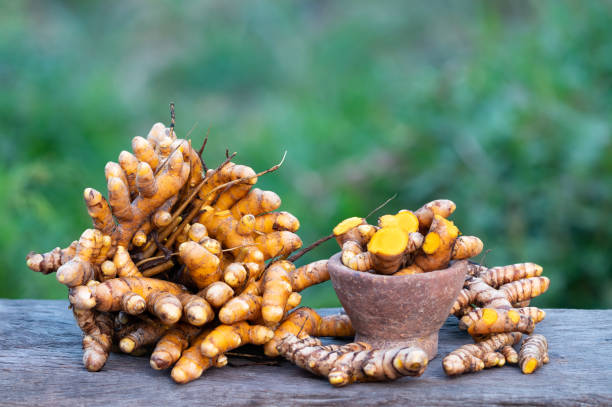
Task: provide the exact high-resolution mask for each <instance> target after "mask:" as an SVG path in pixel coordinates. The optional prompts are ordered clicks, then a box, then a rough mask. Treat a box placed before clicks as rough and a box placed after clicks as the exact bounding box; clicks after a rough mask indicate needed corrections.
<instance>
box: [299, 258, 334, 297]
mask: <svg viewBox="0 0 612 407" xmlns="http://www.w3.org/2000/svg"><path fill="white" fill-rule="evenodd" d="M289 278H290V280H291V287H292V290H293V291H294V292H299V291H302V290H304V289H306V288H308V287H311V286H313V285H316V284H320V283H322V282H324V281H327V280H329V271H328V270H327V260H318V261H314V262H312V263H309V264H306V265H305V266H302V267H299V268H297V269H295V270H293V271H291V273H290V275H289Z"/></svg>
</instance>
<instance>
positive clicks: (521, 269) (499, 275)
mask: <svg viewBox="0 0 612 407" xmlns="http://www.w3.org/2000/svg"><path fill="white" fill-rule="evenodd" d="M541 274H542V267H541V266H539V265H537V264H535V263H517V264H510V265H507V266H501V267H493V268H490V269H487V268H483V267H479V268H478V277H480V278H482V279H483V281H484V282H485V283H487V284H488V285H490V286H491V287H493V288H499V287H500V286H502V285H504V284H507V283H511V282H513V281H517V280H521V279H524V278H529V277H537V276H540V275H541Z"/></svg>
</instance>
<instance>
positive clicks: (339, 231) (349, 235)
mask: <svg viewBox="0 0 612 407" xmlns="http://www.w3.org/2000/svg"><path fill="white" fill-rule="evenodd" d="M366 224H367V222H366V221H365V219H364V218H359V217H352V218H347V219H344V220H343V221H342V222H340V223H339V224H338V225H336V227H334V229H333V231H332V233H333V235H334V237H335V238H336V241H337V242H338V244H339V245H340V247H342V246H343V245H344V243H345V242H347V241H349V240H351V241H354V242H357V243H358V244H360V245H362V244H364V243H363V241H362V235H361V233H359V230H358V227H359V226H362V225H366Z"/></svg>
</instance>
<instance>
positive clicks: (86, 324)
mask: <svg viewBox="0 0 612 407" xmlns="http://www.w3.org/2000/svg"><path fill="white" fill-rule="evenodd" d="M72 312H73V313H74V318H75V320H76V322H77V325H78V326H79V328H81V330H82V331H83V334H84V336H83V365H85V368H86V369H87V370H89V371H90V372H97V371H99V370H100V369H102V367H104V364H105V363H106V360H107V359H108V354H109V352H110V349H111V346H112V335H113V319H112V317H111V316H110V315H109V314H107V313H105V312H96V311H93V310H82V309H76V308H74V309H73V310H72Z"/></svg>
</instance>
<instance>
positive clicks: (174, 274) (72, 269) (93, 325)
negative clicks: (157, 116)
mask: <svg viewBox="0 0 612 407" xmlns="http://www.w3.org/2000/svg"><path fill="white" fill-rule="evenodd" d="M172 113H173V112H172ZM204 146H205V143H204V145H203V146H202V148H201V149H200V150H199V151H196V150H195V149H194V148H193V147H192V145H191V140H183V139H179V138H177V137H176V133H175V131H174V115H172V123H171V125H170V126H169V127H166V126H165V125H164V124H162V123H157V124H155V125H154V126H153V127H152V128H151V130H150V131H149V133H148V135H147V137H146V138H144V137H140V136H137V137H134V139H133V140H132V152H131V153H130V152H128V151H122V152H121V153H120V154H119V157H118V162H116V163H115V162H109V163H108V164H107V165H106V167H105V176H106V179H107V185H108V198H105V197H104V196H103V195H102V193H100V192H99V191H96V190H95V189H92V188H86V189H85V191H84V200H85V205H86V207H87V211H88V213H89V215H90V217H91V219H92V223H93V227H92V228H90V229H86V230H85V231H84V232H83V233H82V235H81V236H80V238H79V239H78V240H76V241H74V242H72V244H70V245H69V246H68V247H66V248H64V249H61V248H59V247H57V248H55V249H53V250H52V251H50V252H48V253H44V254H38V253H34V252H31V253H29V254H28V256H27V257H26V261H27V265H28V267H29V268H30V269H32V270H34V271H37V272H41V273H44V274H49V273H53V272H56V277H57V280H58V281H59V282H60V283H62V284H64V285H66V286H67V287H68V288H69V300H70V304H71V308H72V311H73V313H74V316H75V319H76V322H77V324H78V325H79V327H80V328H81V330H82V331H83V350H84V353H83V363H84V365H85V367H86V368H87V369H88V370H90V371H98V370H100V369H102V367H103V366H104V365H105V363H106V361H107V358H108V356H109V352H111V351H117V352H123V353H128V354H133V355H143V354H148V353H150V364H151V367H153V368H154V369H169V368H171V369H172V370H171V376H172V378H173V379H174V380H175V381H176V382H178V383H186V382H189V381H192V380H194V379H196V378H198V377H200V376H201V375H202V374H203V372H204V371H205V370H207V369H209V368H211V367H222V366H224V365H226V364H227V363H228V360H227V357H226V355H227V354H231V351H232V350H233V349H235V348H237V347H240V346H242V345H245V344H254V345H263V346H264V351H265V353H266V355H268V356H277V355H279V353H280V354H282V355H283V356H285V357H287V358H288V359H290V360H291V361H293V362H294V363H296V364H298V365H300V366H302V367H305V368H307V369H309V370H311V371H313V372H315V373H318V374H324V375H325V376H328V377H329V380H330V382H331V383H332V384H334V385H336V386H342V385H346V384H348V383H352V382H355V381H374V380H392V379H395V378H397V377H400V376H418V375H420V374H421V373H422V372H423V371H424V370H425V367H426V366H427V358H426V356H425V355H424V353H423V352H422V351H421V350H420V349H410V348H408V349H371V347H370V346H369V345H367V344H360V343H357V344H348V345H345V346H335V345H330V346H323V345H321V343H320V342H319V341H318V340H317V339H315V338H312V336H337V337H349V336H352V335H353V334H354V331H353V328H352V326H351V322H350V320H349V319H348V317H347V316H346V315H344V314H339V315H332V316H324V317H322V316H320V315H318V314H317V313H316V312H315V311H314V310H312V309H309V308H305V307H302V308H297V309H295V310H293V311H291V310H292V309H294V308H295V307H297V306H298V305H299V304H300V301H301V296H300V294H299V292H300V291H302V290H303V289H305V288H307V287H309V286H312V285H314V284H318V283H321V282H323V281H326V280H328V279H329V273H328V271H327V260H319V261H316V262H313V263H310V264H307V265H305V266H302V267H299V268H296V267H295V265H294V264H293V261H295V260H296V259H297V258H299V254H298V255H293V256H291V257H289V256H290V254H291V253H293V252H294V251H296V250H297V249H299V248H300V247H301V246H302V241H301V239H300V238H299V236H298V235H296V234H295V232H296V231H297V230H298V228H299V226H300V224H299V221H298V219H297V218H296V217H295V216H293V215H292V214H290V213H288V212H282V211H281V212H278V211H277V209H279V208H280V205H281V199H280V197H279V196H278V195H277V194H276V193H274V192H272V191H264V190H261V189H258V188H256V187H255V184H256V183H257V179H258V177H260V176H262V175H264V174H266V173H269V172H272V171H274V170H276V169H277V168H278V167H279V166H280V164H278V165H276V166H274V167H272V168H270V169H268V170H265V171H262V172H260V173H256V172H255V171H254V170H253V169H252V168H250V167H248V166H244V165H240V164H236V163H234V162H233V161H232V159H233V158H234V156H235V154H233V155H229V154H227V157H226V160H225V161H223V162H222V163H221V164H220V165H219V166H218V167H217V168H215V169H208V168H207V167H206V165H205V163H204V161H203V160H202V150H203V148H204ZM281 163H282V161H281ZM440 202H441V201H434V202H432V203H430V204H427V205H425V206H424V207H423V208H425V209H423V210H422V211H421V213H420V212H419V211H415V214H416V218H418V220H419V221H420V220H421V216H424V219H429V222H430V225H431V228H425V229H424V226H423V225H424V223H423V222H421V227H420V229H418V230H419V231H420V232H425V231H426V230H429V229H431V231H433V230H434V229H435V230H436V231H437V230H438V229H439V228H440V227H451V226H452V224H448V223H447V222H445V221H443V220H442V217H441V213H439V212H440V211H438V212H436V211H437V209H436V208H434V207H436V206H439V203H440ZM444 202H445V203H446V202H450V201H444ZM451 204H452V202H451ZM452 205H453V208H452V210H454V204H452ZM432 208H433V209H432ZM452 210H450V212H452ZM449 214H450V213H449ZM446 216H448V214H447V215H446ZM395 217H397V218H412V217H411V216H409V215H408V214H406V213H404V214H401V215H400V214H398V215H395ZM438 218H440V219H438ZM394 222H395V219H391V215H386V217H381V224H380V225H379V226H378V227H370V228H367V227H364V225H367V223H365V220H363V219H359V221H358V222H355V219H353V220H350V221H349V222H346V221H345V222H343V223H341V225H342V226H341V227H340V225H339V227H340V228H338V227H337V228H336V229H334V233H333V234H332V235H335V237H336V239H337V240H338V242H339V243H340V244H341V247H342V249H343V252H345V254H347V253H349V251H348V249H347V245H346V242H347V241H350V239H347V237H350V236H357V235H359V233H361V232H363V231H364V230H365V229H368V232H367V233H366V234H365V235H368V239H369V238H370V237H371V236H372V235H373V234H375V233H376V232H377V231H379V230H383V229H385V226H397V225H396V224H394ZM402 225H403V224H402ZM417 225H418V222H417ZM437 228H438V229H437ZM340 229H341V230H340ZM339 230H340V231H339ZM385 230H387V229H385ZM414 232H415V233H416V230H415V231H414ZM385 233H386V232H385ZM415 233H411V236H410V235H409V237H412V239H409V242H412V243H411V244H412V246H415V247H414V252H415V253H414V254H412V255H411V256H409V258H410V259H412V261H413V262H414V264H415V265H418V264H421V265H422V264H425V263H424V262H426V261H429V262H431V260H432V259H433V258H434V257H435V258H436V259H437V260H436V262H437V263H439V264H442V263H444V262H448V261H449V260H450V259H451V257H452V258H467V257H471V256H473V255H475V254H477V252H480V250H481V249H482V242H480V241H479V240H478V239H477V238H475V237H469V239H466V238H465V237H457V236H455V238H454V239H453V241H452V242H451V243H452V244H451V243H449V242H448V241H445V240H444V238H443V239H442V240H441V243H442V244H441V245H436V244H433V243H431V242H430V243H427V241H428V239H427V236H428V235H427V234H425V237H424V238H423V236H422V235H421V238H420V241H418V242H414V238H418V236H417V234H415ZM361 235H363V236H365V235H364V234H363V233H361ZM432 239H433V238H430V239H429V240H432ZM417 240H418V239H417ZM468 240H469V241H470V242H471V244H472V249H470V250H468V251H465V252H462V253H459V251H458V250H459V249H461V248H460V247H459V244H458V243H455V242H461V241H464V242H467V241H468ZM423 241H425V244H426V246H425V247H427V248H428V249H427V250H425V249H421V245H422V244H423ZM367 243H368V242H367V241H365V240H364V241H361V242H359V244H360V245H363V244H367ZM474 244H476V247H475V248H474V246H473V245H474ZM349 246H350V245H349ZM379 246H380V245H379ZM417 246H418V247H417ZM438 246H440V247H442V248H444V250H445V251H448V250H447V249H449V248H450V249H449V250H450V252H449V253H446V252H445V254H444V255H441V254H440V253H441V250H439V249H438ZM379 248H380V247H379ZM382 248H383V249H385V245H384V244H383V245H382ZM419 249H421V250H420V252H423V253H424V254H423V256H425V257H426V256H429V257H431V258H429V259H428V258H425V257H424V260H423V261H421V260H418V256H417V255H416V251H417V250H419ZM352 250H353V252H352V253H353V254H354V255H358V254H359V251H357V250H356V248H355V245H353V247H352ZM373 251H374V252H375V251H376V250H373ZM436 252H437V254H436ZM383 254H384V253H383ZM400 257H401V258H403V259H405V257H402V256H400ZM447 257H448V258H447ZM343 259H344V256H343ZM370 260H371V261H373V263H375V264H377V262H376V256H373V257H372V259H370ZM396 263H397V262H395V263H394V264H396ZM397 264H402V265H403V266H404V268H403V269H402V270H403V271H402V270H400V272H399V273H398V270H397V269H396V268H393V267H391V268H390V267H388V266H387V267H386V270H387V271H386V272H389V270H392V271H393V272H395V273H397V274H399V275H402V274H410V273H413V272H415V270H416V272H420V270H419V269H416V268H415V267H414V266H413V267H410V265H408V263H406V262H403V261H402V262H400V263H397ZM397 264H396V265H397ZM430 266H431V265H428V266H425V267H424V269H425V270H424V271H426V270H427V269H428V268H429V269H433V268H431V267H430ZM394 267H395V266H394ZM375 268H376V269H377V270H378V269H379V268H378V267H375ZM366 269H367V268H363V267H362V268H361V270H362V271H365V270H366ZM467 284H468V283H467V282H466V290H469V289H470V287H468V285H467ZM470 293H472V291H470ZM470 295H471V294H469V295H468V297H469V296H470ZM469 298H470V299H471V298H472V297H469ZM458 301H459V300H458ZM458 309H459V311H458V312H463V311H465V304H463V303H462V305H461V306H459V308H458ZM466 315H469V313H466ZM466 324H467V322H466ZM468 331H469V329H468ZM330 354H333V355H335V357H332V358H327V359H326V362H321V357H322V355H330ZM336 359H337V360H336ZM332 360H333V361H334V363H331V361H332ZM445 366H446V365H445ZM467 370H469V369H464V371H467ZM472 370H477V368H475V369H472Z"/></svg>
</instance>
